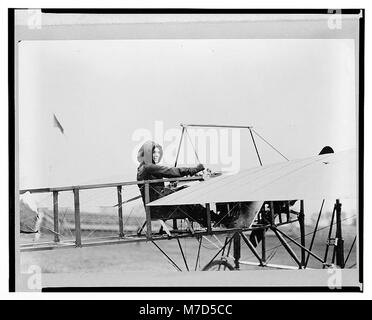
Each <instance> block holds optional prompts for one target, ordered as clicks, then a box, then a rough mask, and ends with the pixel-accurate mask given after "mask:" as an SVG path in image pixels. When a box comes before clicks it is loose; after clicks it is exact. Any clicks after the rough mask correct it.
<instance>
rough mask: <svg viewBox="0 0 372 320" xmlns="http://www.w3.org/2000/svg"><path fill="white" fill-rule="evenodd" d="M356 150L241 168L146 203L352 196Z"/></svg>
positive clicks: (159, 204) (355, 185)
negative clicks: (245, 168)
mask: <svg viewBox="0 0 372 320" xmlns="http://www.w3.org/2000/svg"><path fill="white" fill-rule="evenodd" d="M356 166H357V159H356V150H355V149H353V150H348V151H342V152H338V153H332V154H324V155H318V156H315V157H310V158H304V159H298V160H291V161H288V162H282V163H277V164H272V165H266V166H262V167H257V168H252V169H247V170H242V171H240V172H238V173H237V174H234V175H230V176H220V177H217V178H214V179H210V180H208V181H205V182H203V183H199V184H196V185H192V186H190V187H188V188H185V189H183V190H181V191H178V192H176V193H173V194H171V195H169V196H166V197H163V198H161V199H158V200H156V201H153V202H151V203H149V204H148V205H149V206H168V205H187V204H198V203H200V204H205V203H222V202H246V201H279V200H291V199H340V198H341V199H354V198H356V195H357V174H356V172H357V171H356Z"/></svg>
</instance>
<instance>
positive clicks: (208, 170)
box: [203, 168, 212, 180]
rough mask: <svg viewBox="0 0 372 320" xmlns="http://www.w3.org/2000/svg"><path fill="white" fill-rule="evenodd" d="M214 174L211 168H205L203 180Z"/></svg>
mask: <svg viewBox="0 0 372 320" xmlns="http://www.w3.org/2000/svg"><path fill="white" fill-rule="evenodd" d="M211 175H212V171H211V170H210V169H208V168H207V169H205V170H204V171H203V180H208V179H209V178H210V177H211Z"/></svg>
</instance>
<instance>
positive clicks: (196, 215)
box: [137, 141, 216, 226]
mask: <svg viewBox="0 0 372 320" xmlns="http://www.w3.org/2000/svg"><path fill="white" fill-rule="evenodd" d="M162 156H163V148H162V147H161V145H159V144H157V143H155V142H154V141H147V142H145V143H144V144H143V145H142V147H141V148H140V149H139V151H138V154H137V160H138V162H139V163H140V165H139V167H138V168H137V181H141V180H155V179H162V178H179V177H186V176H194V175H196V174H197V173H198V172H201V171H203V170H204V169H205V168H204V166H203V165H202V164H198V165H197V166H196V167H179V168H178V167H166V166H162V165H159V162H160V161H161V159H162ZM138 187H139V189H140V192H141V196H142V200H143V203H144V204H145V205H146V200H145V185H144V184H139V185H138ZM184 187H186V186H182V187H179V188H176V189H170V188H167V187H165V184H164V182H157V183H151V184H150V188H149V189H150V202H151V201H155V200H156V199H159V198H161V197H164V196H166V195H168V194H170V193H173V192H176V191H178V190H180V189H183V188H184ZM210 213H211V219H212V220H215V218H216V213H215V212H213V211H210ZM151 218H152V219H162V220H167V219H185V218H190V220H191V221H192V220H193V221H197V222H198V223H199V224H201V225H203V226H205V225H206V208H205V207H203V206H202V205H199V204H195V205H183V206H152V207H151Z"/></svg>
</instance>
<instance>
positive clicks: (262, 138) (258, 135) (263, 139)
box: [250, 128, 289, 161]
mask: <svg viewBox="0 0 372 320" xmlns="http://www.w3.org/2000/svg"><path fill="white" fill-rule="evenodd" d="M250 130H252V131H253V132H254V133H255V134H256V135H257V137H259V138H260V139H261V140H262V141H264V142H265V143H266V144H268V145H269V146H270V147H271V148H272V149H274V150H275V151H276V152H277V153H279V154H280V155H281V156H282V157H283V158H284V159H285V160H287V161H289V159H288V158H287V157H286V156H285V155H284V154H283V153H281V152H280V151H279V150H278V149H277V148H275V147H274V146H273V145H272V144H271V143H270V142H268V141H267V140H266V139H265V138H264V137H262V136H261V135H260V134H259V133H258V132H257V131H256V130H254V129H253V128H252V129H250Z"/></svg>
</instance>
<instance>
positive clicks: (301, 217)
mask: <svg viewBox="0 0 372 320" xmlns="http://www.w3.org/2000/svg"><path fill="white" fill-rule="evenodd" d="M298 223H299V224H300V237H301V245H302V246H303V247H305V245H306V244H305V239H306V238H305V209H304V200H301V201H300V213H299V215H298ZM305 255H306V252H305V250H304V249H303V248H301V264H302V266H305V265H306V257H305Z"/></svg>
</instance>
